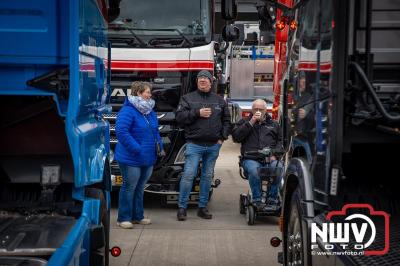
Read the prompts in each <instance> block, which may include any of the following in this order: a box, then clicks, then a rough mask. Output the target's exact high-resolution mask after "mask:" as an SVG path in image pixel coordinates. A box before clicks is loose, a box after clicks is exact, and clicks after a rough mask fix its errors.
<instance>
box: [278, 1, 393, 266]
mask: <svg viewBox="0 0 400 266" xmlns="http://www.w3.org/2000/svg"><path fill="white" fill-rule="evenodd" d="M279 2H280V8H279V10H278V13H277V22H276V23H277V25H278V23H281V22H282V23H283V25H284V27H282V29H281V30H279V33H278V30H277V39H276V43H275V47H280V48H279V50H278V49H276V54H275V58H276V62H277V63H276V64H277V65H276V66H275V70H276V71H275V78H276V80H275V81H274V82H275V86H274V93H275V96H276V97H275V103H274V105H275V106H277V107H278V111H277V117H278V119H279V121H281V123H282V127H283V131H284V132H283V135H284V142H285V146H286V149H287V154H286V171H285V177H284V179H283V182H282V184H281V196H282V198H283V211H282V217H281V223H280V225H281V230H282V237H283V247H282V248H283V256H282V257H281V262H282V263H284V264H285V265H373V264H397V263H398V261H399V255H398V251H397V249H396V245H397V243H398V242H399V238H398V234H397V233H396V232H397V231H396V230H397V229H395V228H398V226H399V221H400V220H399V214H400V209H399V206H400V205H399V202H400V198H399V194H398V191H397V187H396V186H394V182H395V181H393V177H394V176H396V173H397V172H398V171H397V161H398V160H397V157H396V156H393V155H391V154H396V153H397V151H398V150H399V148H400V138H399V134H398V129H399V126H400V124H399V122H400V109H399V99H400V98H399V97H400V96H399V95H400V82H399V76H398V74H397V73H398V71H399V63H400V53H399V49H398V47H399V45H398V44H399V39H398V34H397V31H398V29H399V27H398V25H397V24H398V16H399V14H400V13H399V10H400V6H399V5H398V3H397V2H394V1H342V0H333V1H332V0H322V1H319V0H310V1H279ZM291 21H296V23H297V27H293V29H290V28H289V25H290V22H291ZM348 204H353V205H352V206H359V207H357V208H358V209H354V210H353V212H350V213H357V214H364V215H367V216H368V217H369V218H370V220H371V223H373V224H374V228H375V230H376V231H374V230H371V231H369V232H371V233H370V235H373V236H374V238H373V239H374V242H373V245H372V246H370V247H369V248H367V249H366V250H364V251H365V254H368V252H371V251H372V250H374V252H373V253H374V254H375V253H376V252H378V253H379V252H381V253H380V254H381V255H374V256H367V255H365V254H364V255H361V256H358V255H357V256H353V255H351V254H348V253H345V251H348V249H347V247H346V246H343V245H339V243H340V241H338V239H337V240H336V242H335V241H331V242H325V241H322V238H316V240H315V239H314V240H313V237H312V236H313V234H312V230H316V229H315V228H318V230H322V229H321V228H323V226H324V225H325V226H326V224H328V223H331V224H336V223H344V222H345V218H346V215H348V213H346V210H347V207H346V208H344V207H345V206H349V205H348ZM354 204H355V205H354ZM360 204H363V205H362V206H366V205H368V208H365V209H361V207H360V206H361V205H360ZM342 208H343V209H342ZM362 208H364V207H362ZM343 210H344V212H341V211H343ZM375 211H380V212H381V213H384V214H385V215H387V216H386V217H390V218H388V220H390V226H389V224H388V223H386V222H385V220H380V219H381V218H380V217H379V216H377V215H375V213H376V212H375ZM338 213H341V215H339V216H337V217H335V219H332V220H331V218H330V217H332V215H337V214H338ZM347 217H349V216H347ZM358 223H360V221H358ZM312 228H314V229H312ZM389 228H390V230H389ZM371 229H372V227H371ZM368 230H370V229H368ZM389 231H390V232H389ZM334 233H336V232H334ZM334 233H333V232H330V233H329V234H328V235H327V236H330V235H334ZM328 239H329V238H328ZM331 239H332V238H331ZM371 239H372V238H371ZM386 239H387V240H388V242H385V241H386ZM350 241H352V242H351V243H355V242H356V240H354V238H351V239H350ZM389 243H390V248H389V246H388V244H389ZM333 251H334V252H336V253H333ZM375 251H376V252H375ZM340 252H342V253H340ZM378 253H377V254H378ZM396 261H397V262H396Z"/></svg>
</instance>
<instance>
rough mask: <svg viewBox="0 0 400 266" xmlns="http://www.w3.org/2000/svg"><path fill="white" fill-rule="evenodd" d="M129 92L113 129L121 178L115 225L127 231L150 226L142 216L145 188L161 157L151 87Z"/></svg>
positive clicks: (138, 85)
mask: <svg viewBox="0 0 400 266" xmlns="http://www.w3.org/2000/svg"><path fill="white" fill-rule="evenodd" d="M131 89H132V96H127V98H126V99H125V103H124V106H123V107H122V108H121V110H120V111H119V113H118V117H117V122H116V129H115V130H116V134H117V139H118V144H117V147H116V151H115V159H116V161H117V162H118V164H119V168H120V170H121V174H122V178H123V183H122V187H121V189H120V191H119V206H118V219H117V222H118V223H117V225H118V226H120V227H122V228H126V229H130V228H133V224H134V223H138V224H150V223H151V221H150V219H145V218H144V215H143V193H144V186H145V184H146V183H147V181H148V179H149V178H150V176H151V174H152V171H153V165H154V164H155V162H156V160H157V155H158V154H157V153H161V154H163V153H164V151H163V148H162V141H161V137H160V133H159V131H158V121H157V115H156V113H155V112H154V111H153V108H154V104H155V102H154V100H153V99H151V84H150V83H147V82H134V83H133V84H132V87H131ZM157 149H158V152H157Z"/></svg>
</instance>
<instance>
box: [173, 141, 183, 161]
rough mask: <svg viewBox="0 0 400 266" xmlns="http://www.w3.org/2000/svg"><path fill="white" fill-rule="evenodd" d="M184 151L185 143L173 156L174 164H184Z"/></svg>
mask: <svg viewBox="0 0 400 266" xmlns="http://www.w3.org/2000/svg"><path fill="white" fill-rule="evenodd" d="M185 151H186V143H185V144H183V146H182V147H181V148H180V149H179V152H178V154H177V155H176V157H175V161H174V164H184V163H185Z"/></svg>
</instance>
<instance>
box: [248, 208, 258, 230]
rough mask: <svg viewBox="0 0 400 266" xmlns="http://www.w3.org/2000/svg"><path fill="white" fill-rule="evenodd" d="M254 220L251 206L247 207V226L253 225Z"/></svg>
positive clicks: (254, 213)
mask: <svg viewBox="0 0 400 266" xmlns="http://www.w3.org/2000/svg"><path fill="white" fill-rule="evenodd" d="M255 220H256V212H255V211H254V207H253V205H249V206H248V207H247V224H248V225H253V224H254V221H255Z"/></svg>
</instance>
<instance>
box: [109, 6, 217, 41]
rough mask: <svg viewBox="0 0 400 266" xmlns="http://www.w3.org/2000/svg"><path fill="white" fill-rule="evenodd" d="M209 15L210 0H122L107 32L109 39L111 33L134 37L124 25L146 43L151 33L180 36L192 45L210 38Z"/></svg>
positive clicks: (210, 14) (160, 35) (151, 35)
mask: <svg viewBox="0 0 400 266" xmlns="http://www.w3.org/2000/svg"><path fill="white" fill-rule="evenodd" d="M211 17H212V10H211V4H210V0H174V1H171V0H146V1H139V0H122V1H121V4H120V14H119V16H118V17H117V18H116V19H115V20H114V21H113V22H112V23H111V24H110V25H109V33H110V38H111V40H112V39H113V36H118V37H119V38H121V37H122V38H124V37H125V38H135V37H132V32H129V31H128V30H123V28H124V27H126V28H129V29H130V30H131V31H134V33H135V34H136V35H137V37H139V38H140V39H141V40H143V41H144V42H146V44H148V45H149V46H152V45H151V42H150V43H149V41H151V40H152V39H151V38H152V37H154V36H158V37H162V38H163V39H165V38H175V39H176V38H181V39H184V40H185V42H186V45H187V44H189V45H190V46H195V45H201V44H204V43H208V42H210V41H211ZM137 37H136V39H137ZM199 42H200V43H199ZM167 43H168V42H167Z"/></svg>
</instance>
